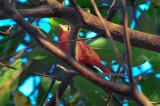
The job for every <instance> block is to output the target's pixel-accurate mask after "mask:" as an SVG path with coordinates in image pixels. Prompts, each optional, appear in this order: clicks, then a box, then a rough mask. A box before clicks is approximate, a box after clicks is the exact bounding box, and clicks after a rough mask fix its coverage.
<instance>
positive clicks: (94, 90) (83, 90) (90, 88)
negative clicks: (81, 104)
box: [74, 76, 108, 106]
mask: <svg viewBox="0 0 160 106" xmlns="http://www.w3.org/2000/svg"><path fill="white" fill-rule="evenodd" d="M74 84H75V87H76V88H77V90H78V91H79V92H80V94H81V95H82V96H83V97H84V98H85V99H86V100H87V101H88V102H90V103H92V104H93V105H96V106H105V104H106V103H105V102H104V101H103V100H102V99H101V98H100V95H99V93H98V92H99V91H101V94H102V95H103V96H104V97H108V94H106V93H105V92H104V91H103V90H102V89H101V88H99V87H98V86H96V85H94V84H93V83H91V82H89V81H88V80H86V79H84V78H82V77H79V76H78V77H75V78H74Z"/></svg>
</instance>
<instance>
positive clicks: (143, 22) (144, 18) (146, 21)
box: [138, 11, 157, 34]
mask: <svg viewBox="0 0 160 106" xmlns="http://www.w3.org/2000/svg"><path fill="white" fill-rule="evenodd" d="M138 22H139V24H140V26H141V28H142V29H143V31H144V32H146V33H151V34H157V24H156V22H155V21H154V20H153V19H152V18H151V16H150V14H148V13H147V11H143V12H142V15H141V16H140V17H139V18H138ZM151 26H152V27H151Z"/></svg>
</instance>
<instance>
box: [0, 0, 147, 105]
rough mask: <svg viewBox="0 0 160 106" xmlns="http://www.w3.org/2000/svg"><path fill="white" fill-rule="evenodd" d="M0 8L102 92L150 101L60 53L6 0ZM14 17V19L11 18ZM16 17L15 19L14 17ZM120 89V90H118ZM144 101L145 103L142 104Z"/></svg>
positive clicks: (2, 0)
mask: <svg viewBox="0 0 160 106" xmlns="http://www.w3.org/2000/svg"><path fill="white" fill-rule="evenodd" d="M0 6H1V8H2V9H3V10H4V11H5V12H6V14H7V15H8V16H9V17H11V18H12V19H13V20H14V21H15V22H16V23H17V24H18V25H20V26H21V27H22V28H23V29H24V30H26V31H27V32H28V33H29V35H30V36H31V37H32V38H33V39H34V40H35V41H36V42H37V43H38V44H39V45H40V46H41V47H42V48H44V49H45V50H46V51H48V52H49V53H51V54H52V55H53V56H55V57H57V58H59V59H60V60H62V62H64V63H66V64H67V65H69V66H72V67H73V69H75V70H76V71H77V72H78V73H79V74H81V75H82V76H83V77H84V78H86V79H88V80H89V81H91V82H92V83H94V84H96V85H98V86H99V87H101V88H102V89H104V90H111V89H112V90H113V92H115V93H117V94H120V95H123V96H127V97H130V98H132V99H134V100H135V101H136V102H137V103H139V104H140V105H145V104H149V103H150V101H149V100H148V98H147V97H146V96H145V95H143V94H142V93H140V92H139V90H136V95H137V96H138V98H135V95H133V92H132V89H131V88H130V87H129V86H127V85H122V84H116V83H112V82H110V81H107V80H105V79H104V78H102V77H100V76H97V75H95V73H94V72H91V71H89V69H88V68H86V67H84V65H82V64H80V63H79V62H77V61H76V60H75V59H73V57H71V56H70V55H68V54H66V53H64V52H62V50H60V49H58V48H57V47H56V46H55V45H53V44H52V43H51V42H50V41H49V40H47V39H46V38H44V37H43V34H42V33H40V32H39V31H38V30H37V29H36V28H34V27H33V26H32V25H30V24H29V23H28V22H27V21H25V20H24V18H23V17H22V16H21V14H20V13H19V12H18V11H17V10H16V9H15V8H13V7H12V6H10V5H9V4H8V3H7V1H6V0H1V1H0ZM13 16H14V17H13ZM15 16H16V17H15ZM119 88H122V89H119ZM137 89H138V88H137ZM143 101H145V102H143Z"/></svg>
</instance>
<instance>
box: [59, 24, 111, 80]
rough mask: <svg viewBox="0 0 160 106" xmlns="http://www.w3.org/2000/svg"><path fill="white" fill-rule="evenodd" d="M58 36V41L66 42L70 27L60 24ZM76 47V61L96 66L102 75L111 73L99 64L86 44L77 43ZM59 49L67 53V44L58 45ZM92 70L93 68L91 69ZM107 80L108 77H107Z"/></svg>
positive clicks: (96, 55) (98, 59)
mask: <svg viewBox="0 0 160 106" xmlns="http://www.w3.org/2000/svg"><path fill="white" fill-rule="evenodd" d="M60 29H61V30H60V34H59V41H68V37H69V34H70V30H71V27H70V26H69V25H61V24H60ZM77 43H78V44H77V45H78V61H80V62H81V63H83V64H85V65H87V66H92V65H94V66H96V67H98V68H100V69H101V70H102V71H103V72H104V73H111V72H110V70H109V69H108V68H106V67H105V66H104V65H102V63H101V59H100V57H99V56H98V54H97V53H96V52H95V51H94V50H93V49H91V48H90V47H89V46H88V45H87V44H85V43H84V42H83V41H77ZM58 46H59V48H60V49H62V50H63V51H65V52H66V53H68V42H65V43H58ZM92 69H93V68H92ZM108 77H109V78H111V77H110V75H108Z"/></svg>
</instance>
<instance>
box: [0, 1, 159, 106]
mask: <svg viewBox="0 0 160 106" xmlns="http://www.w3.org/2000/svg"><path fill="white" fill-rule="evenodd" d="M58 1H60V2H62V1H63V0H58ZM76 1H77V3H78V4H79V5H80V6H81V7H82V8H83V9H84V11H87V12H90V13H92V14H94V15H96V14H95V11H94V9H93V7H92V5H91V3H90V0H76ZM95 1H96V3H97V6H98V7H99V10H100V12H101V14H102V15H103V16H104V17H105V15H106V12H107V10H108V8H109V7H108V6H106V5H102V4H106V3H109V4H111V2H110V0H95ZM131 1H132V0H129V1H128V3H127V6H128V8H127V11H128V14H129V23H130V24H132V21H133V12H132V11H131V9H132V7H131V5H130V2H131ZM147 2H148V0H138V1H137V4H136V5H135V7H136V8H137V10H138V11H140V12H141V15H140V17H139V18H138V22H139V24H140V26H141V28H142V29H143V31H144V32H146V33H151V34H156V35H157V36H158V35H160V31H159V27H160V8H159V6H160V1H159V0H151V5H150V7H149V9H148V10H144V11H143V10H141V8H139V6H140V5H142V4H146V3H147ZM20 5H22V6H23V5H25V6H26V7H24V8H30V7H35V6H38V5H37V3H35V2H33V1H32V0H28V2H27V3H24V4H22V3H20ZM117 6H119V2H118V1H116V4H115V7H117ZM115 7H113V8H115ZM20 8H23V7H20ZM119 10H120V8H119V9H117V11H116V12H113V14H112V13H110V15H109V16H108V19H109V20H111V22H113V23H116V24H120V25H121V24H122V15H121V11H119ZM32 20H33V19H32V18H29V22H30V23H37V24H36V25H35V26H36V28H37V29H39V30H40V31H41V32H42V33H44V34H45V35H46V36H47V38H48V39H49V40H50V41H52V42H53V43H54V44H55V45H57V43H56V41H57V38H58V35H59V31H60V29H59V24H68V25H70V23H69V22H67V21H66V20H64V19H61V18H57V17H52V18H50V21H49V22H48V24H50V30H49V32H46V31H45V30H44V29H43V28H42V27H41V28H40V26H38V25H39V23H40V21H39V18H36V19H35V20H34V22H33V21H32ZM0 21H1V20H0ZM9 27H10V26H0V31H3V32H5V31H6V30H7V29H8V28H9ZM44 27H45V26H44ZM20 29H21V28H20V27H19V26H18V25H16V24H15V25H13V28H12V29H11V31H10V32H11V33H12V32H16V31H19V30H20ZM135 30H138V27H137V26H136V25H135ZM80 32H82V33H83V36H82V37H84V38H85V37H86V34H87V32H89V31H88V30H85V29H81V31H80ZM1 36H3V37H4V38H3V39H1V40H0V62H2V63H4V64H6V65H10V66H11V67H15V68H17V69H18V70H14V69H10V68H7V67H3V66H0V105H4V104H5V105H6V106H7V105H9V106H11V105H13V104H14V102H13V101H16V103H15V104H17V103H18V104H23V103H24V102H27V103H28V102H30V101H29V100H28V97H26V96H25V95H23V94H21V93H20V92H19V91H18V90H17V89H18V87H19V86H20V85H21V84H23V82H24V81H25V80H26V79H27V78H28V77H30V76H34V74H33V75H31V74H26V73H27V72H26V73H23V74H20V73H21V72H20V70H21V69H22V70H23V71H30V72H36V73H41V74H44V73H45V74H50V75H53V76H56V77H55V78H54V80H55V83H54V86H53V88H52V90H51V91H50V93H51V94H54V93H55V91H56V89H57V88H58V86H59V85H60V83H61V80H62V79H63V75H64V73H65V72H64V71H62V70H60V69H58V68H54V70H53V68H52V67H53V65H55V64H61V65H63V66H64V67H66V68H68V67H67V66H66V65H65V64H63V63H61V62H59V60H57V59H56V58H55V57H53V56H52V55H51V54H49V53H48V52H47V51H45V50H44V49H42V48H40V47H39V46H37V45H36V44H35V42H34V41H33V40H32V38H31V41H29V42H28V41H26V40H25V39H24V37H25V36H26V33H25V32H23V31H22V32H20V33H17V34H16V35H6V34H1V33H0V37H1ZM84 42H85V43H87V44H88V45H89V46H90V47H91V48H92V49H94V50H95V51H96V52H97V53H98V55H99V56H100V58H101V59H102V60H103V61H105V62H106V63H107V66H106V67H109V68H110V70H111V71H112V73H115V72H114V71H113V68H112V66H113V65H117V63H116V62H114V63H113V60H116V56H115V53H114V51H113V48H112V46H111V44H110V42H109V40H108V39H105V38H102V37H99V38H96V39H91V40H86V41H84ZM20 44H23V45H26V46H27V47H28V48H26V49H23V50H21V51H16V49H17V47H18V46H19V45H20ZM115 44H116V46H117V48H118V50H119V52H120V54H121V55H123V54H124V50H125V49H124V44H122V43H119V42H116V41H115ZM30 48H31V49H32V50H29V49H30ZM131 51H132V59H133V66H134V67H138V68H139V67H140V65H142V64H143V63H145V62H146V61H148V62H150V63H151V64H152V69H153V70H154V71H153V72H152V73H148V72H147V71H149V70H147V71H145V72H144V70H141V71H143V73H141V75H139V77H141V79H140V80H139V81H138V84H140V86H141V88H142V92H143V93H144V94H145V95H146V96H147V97H148V98H149V99H150V100H151V101H155V102H159V101H160V92H159V90H160V86H159V80H160V79H159V78H157V77H156V75H157V74H158V73H159V69H160V67H159V63H160V54H159V53H156V52H152V51H148V50H144V49H141V48H137V47H132V48H131ZM11 58H12V59H13V58H14V62H12V61H11V60H10V59H11ZM24 58H26V59H27V60H28V62H21V60H22V59H24ZM125 63H126V61H125ZM49 70H53V71H52V72H50V71H49ZM135 71H136V70H135ZM18 72H19V73H18ZM122 73H123V74H125V71H124V70H122ZM14 75H15V76H16V78H14V80H13V79H11V78H12V77H13V76H14ZM103 77H105V76H103ZM51 82H52V79H51V78H49V77H45V76H43V77H41V82H40V84H39V85H38V86H37V87H35V88H34V91H35V90H36V89H38V90H39V92H38V96H36V97H35V98H36V100H37V105H39V104H40V103H41V101H42V99H43V96H44V94H45V92H47V91H48V89H49V86H50V84H51ZM117 82H118V83H121V84H128V82H127V80H126V77H120V78H119V79H118V81H117ZM8 83H11V84H10V85H7V84H8ZM5 85H7V86H8V87H7V88H6V89H5V90H4V87H5ZM34 91H33V92H34ZM13 92H14V95H13ZM19 95H22V96H19ZM100 95H102V96H103V97H105V98H108V96H109V95H108V93H106V92H105V91H103V90H102V89H101V88H99V87H98V86H96V85H94V84H93V83H91V82H89V81H87V80H86V79H83V78H81V77H79V76H78V77H75V78H74V81H73V82H71V85H70V86H69V87H68V88H67V90H66V91H65V93H64V95H63V96H62V99H61V100H60V101H59V104H63V105H76V106H77V105H78V106H79V105H87V106H88V105H96V106H103V105H105V101H104V100H102V99H101V98H100ZM114 97H115V98H116V99H112V100H111V103H110V105H119V102H117V99H118V101H122V102H123V101H124V100H125V99H126V98H124V97H122V96H119V95H114ZM23 98H24V99H23ZM18 100H24V101H21V102H19V101H18ZM127 100H130V99H127ZM10 101H12V104H11V103H10ZM45 103H47V100H46V101H45ZM29 104H31V103H29ZM17 106H18V105H17Z"/></svg>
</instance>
